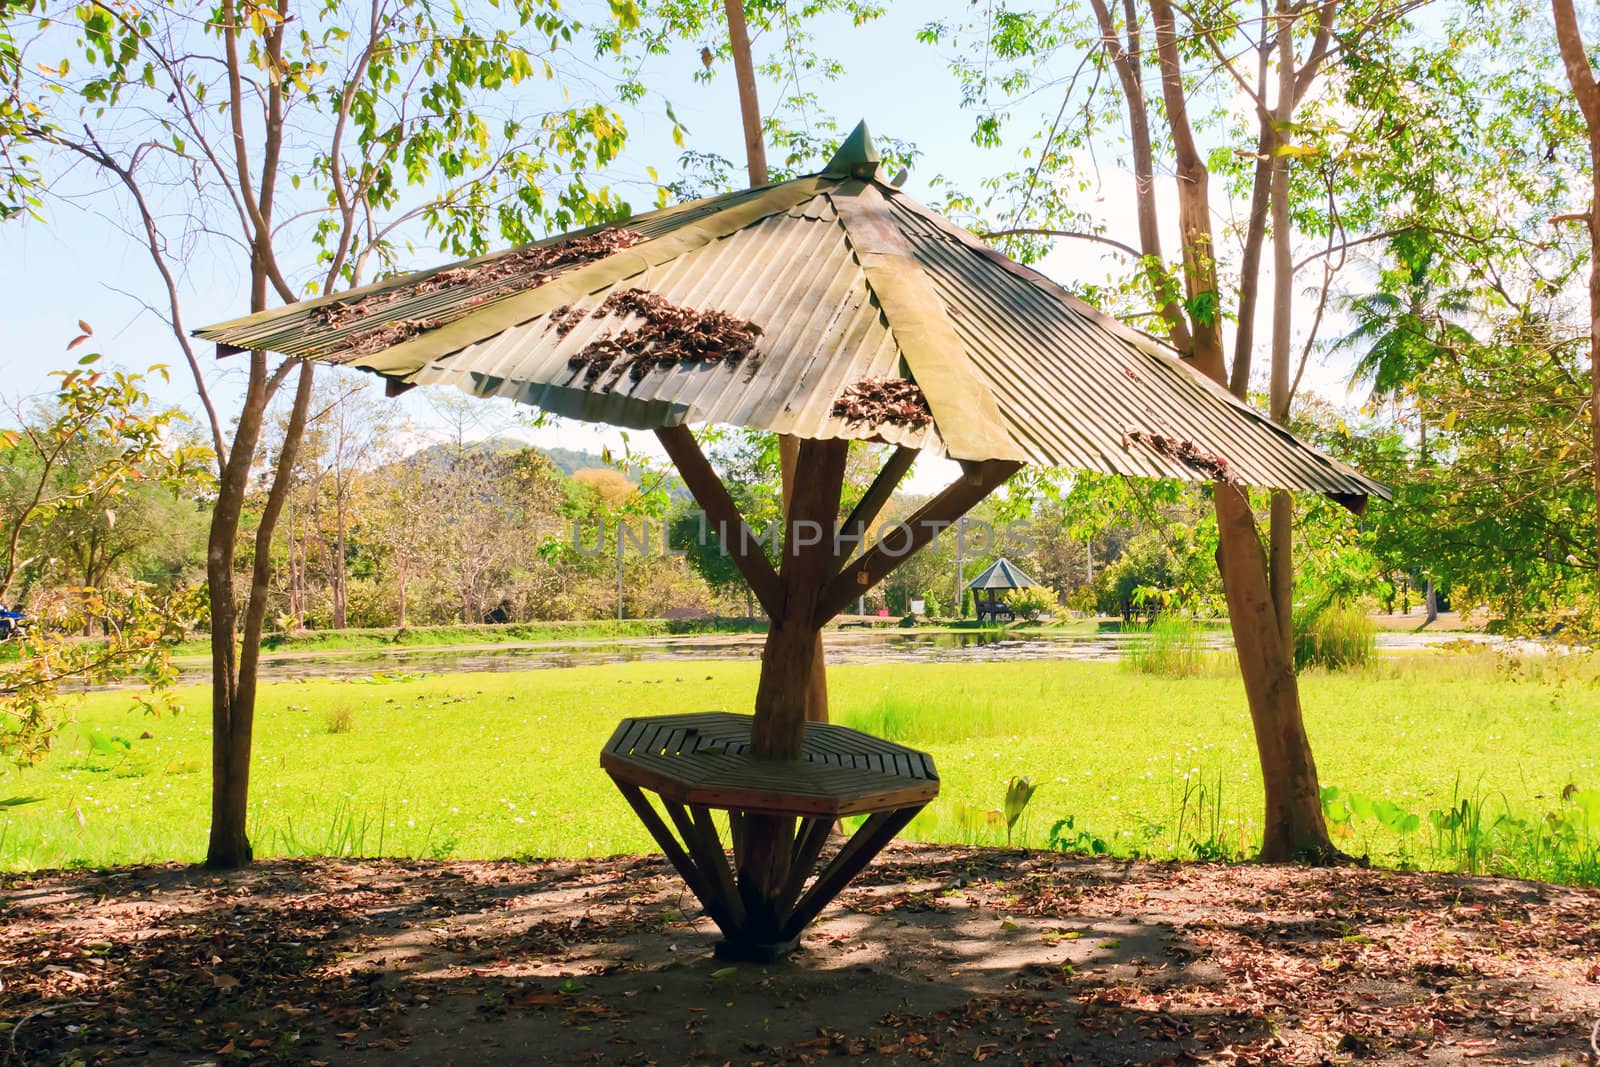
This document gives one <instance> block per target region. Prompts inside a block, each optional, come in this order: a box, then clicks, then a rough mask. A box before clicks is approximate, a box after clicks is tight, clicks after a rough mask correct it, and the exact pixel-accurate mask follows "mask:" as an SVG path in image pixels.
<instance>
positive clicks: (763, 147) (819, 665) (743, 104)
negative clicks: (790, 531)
mask: <svg viewBox="0 0 1600 1067" xmlns="http://www.w3.org/2000/svg"><path fill="white" fill-rule="evenodd" d="M722 6H723V10H724V11H726V12H727V16H728V49H729V51H730V52H732V53H733V73H734V80H735V81H736V82H737V83H738V87H739V117H740V121H741V122H742V123H743V125H744V152H745V164H746V169H747V170H748V171H749V174H750V186H751V188H755V187H757V186H762V185H766V184H767V183H768V181H770V180H771V179H770V176H769V174H768V172H767V144H766V139H765V138H764V137H763V136H762V132H761V98H760V94H759V92H758V91H757V87H756V69H755V59H754V57H753V56H752V55H751V52H750V30H749V27H747V26H746V25H745V20H744V3H743V0H723V5H722ZM799 455H800V441H799V439H798V438H795V437H791V436H790V435H788V434H780V435H779V437H778V466H779V469H780V475H779V476H780V478H781V479H782V487H783V490H782V491H783V512H784V515H785V516H787V515H788V514H789V497H790V494H791V493H792V492H793V490H794V475H795V464H796V463H797V461H798V457H799ZM774 625H776V620H774ZM811 663H812V668H811V671H812V674H811V678H810V681H809V682H808V683H807V693H808V694H809V695H808V696H807V698H806V718H807V719H808V720H810V721H811V722H827V721H828V663H827V657H826V655H825V654H824V652H823V649H822V632H821V631H820V630H819V631H818V632H817V647H816V649H815V650H814V652H813V653H812V656H811Z"/></svg>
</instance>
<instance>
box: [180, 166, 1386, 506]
mask: <svg viewBox="0 0 1600 1067" xmlns="http://www.w3.org/2000/svg"><path fill="white" fill-rule="evenodd" d="M620 225H621V226H624V227H626V228H627V229H629V230H632V231H634V232H636V233H637V234H638V235H640V237H642V238H643V240H642V241H641V242H640V243H638V244H635V245H634V246H633V247H631V248H628V249H626V250H623V251H619V252H617V253H615V254H613V255H610V256H606V257H604V258H600V259H597V260H595V261H593V262H588V263H580V264H577V265H575V266H571V267H568V268H566V269H563V270H561V271H559V272H555V276H554V277H553V278H550V277H549V275H548V274H547V275H545V276H544V281H543V284H531V283H530V286H529V287H528V288H526V289H522V288H518V287H517V286H514V285H513V286H509V287H508V286H507V285H506V283H505V281H504V280H500V281H497V282H495V283H493V284H492V285H475V284H471V283H470V282H468V283H465V284H461V285H456V286H452V287H449V288H444V289H437V290H434V291H431V292H422V293H417V294H415V295H409V294H408V293H407V290H408V287H409V288H412V289H414V288H415V287H416V286H417V283H418V282H419V281H423V280H425V279H427V278H429V277H431V276H432V275H433V274H435V273H437V271H426V272H418V273H417V274H414V275H406V276H403V277H400V278H395V279H389V280H387V281H384V282H381V283H379V284H378V285H375V286H369V287H367V288H366V289H364V290H359V291H356V292H353V293H346V294H341V295H340V296H339V297H337V298H324V299H323V300H320V301H314V302H307V303H306V304H301V305H293V306H291V307H288V308H281V309H277V310H275V311H272V312H265V313H262V314H260V315H255V316H251V317H249V318H246V319H240V320H236V321H234V322H230V323H223V324H221V325H219V326H213V327H207V328H206V329H203V330H200V331H197V333H198V335H199V336H201V337H204V338H208V339H211V340H214V341H216V342H218V344H219V345H224V346H228V347H231V348H236V349H246V348H266V349H269V350H272V351H278V352H284V353H287V354H289V355H294V356H300V357H304V358H309V359H317V360H325V361H329V362H339V363H345V364H348V365H351V366H357V367H364V368H366V369H369V370H374V371H376V372H378V373H381V374H383V375H384V376H386V377H389V378H391V379H395V380H399V381H402V382H406V383H411V384H426V383H439V382H444V383H452V384H455V385H458V386H460V387H462V388H465V389H468V390H470V391H472V392H475V393H478V394H480V395H502V396H510V397H513V398H514V399H516V400H518V401H521V402H523V403H529V404H536V405H539V406H541V407H544V408H546V409H548V410H551V411H554V412H556V413H558V414H561V415H566V416H570V417H574V418H579V419H586V420H590V421H597V422H607V423H612V424H616V425H621V426H628V427H634V428H654V427H662V426H673V425H682V424H686V423H689V424H693V423H721V424H728V425H735V426H745V427H750V428H754V429H761V430H771V431H777V432H780V433H787V434H794V435H797V436H801V437H811V438H834V437H846V438H855V439H868V440H879V441H887V442H890V443H894V444H901V445H908V446H910V447H913V448H919V449H923V450H924V451H927V452H930V453H933V454H941V453H942V454H949V455H951V456H953V458H957V459H963V460H985V459H1021V460H1026V461H1029V462H1033V463H1037V464H1043V465H1049V466H1065V467H1072V468H1078V469H1084V470H1094V471H1103V472H1106V473H1112V474H1122V475H1131V476H1143V477H1152V478H1177V479H1181V480H1187V481H1205V480H1210V479H1211V478H1213V477H1215V476H1217V475H1218V474H1223V475H1225V476H1227V477H1229V478H1231V479H1233V480H1237V481H1240V482H1244V483H1247V484H1251V485H1257V486H1263V487H1270V488H1283V489H1295V490H1315V491H1318V492H1324V493H1328V494H1330V495H1332V496H1334V497H1335V498H1338V499H1341V500H1344V501H1346V502H1358V501H1359V500H1361V499H1363V498H1365V497H1366V496H1368V495H1379V496H1385V497H1386V496H1388V492H1387V490H1385V489H1384V488H1383V487H1382V486H1380V485H1378V484H1377V483H1376V482H1373V481H1372V480H1370V479H1368V478H1365V477H1364V476H1362V475H1361V474H1359V473H1357V472H1356V471H1354V470H1352V469H1350V468H1349V467H1347V466H1345V465H1343V464H1341V463H1339V462H1337V461H1336V460H1333V459H1331V458H1329V457H1326V456H1323V455H1322V454H1320V453H1318V452H1317V451H1315V450H1314V449H1312V448H1310V447H1309V446H1308V445H1306V444H1305V443H1303V442H1301V441H1300V440H1298V439H1297V438H1295V437H1294V436H1293V435H1292V434H1290V433H1288V432H1287V431H1286V430H1284V429H1283V428H1281V427H1279V426H1276V425H1274V424H1273V423H1272V422H1271V421H1270V420H1269V419H1268V418H1267V417H1266V416H1265V415H1264V414H1263V413H1262V412H1260V411H1258V410H1256V409H1254V408H1252V407H1250V406H1248V405H1246V404H1243V403H1241V402H1240V401H1238V400H1237V399H1236V398H1234V397H1233V396H1232V395H1231V394H1229V393H1228V392H1227V390H1225V389H1223V388H1221V387H1220V386H1218V385H1217V384H1215V383H1213V382H1211V381H1210V380H1209V379H1207V378H1205V377H1204V376H1203V375H1201V374H1199V373H1197V372H1196V371H1194V370H1193V369H1192V368H1190V367H1188V366H1186V365H1185V364H1184V363H1183V362H1182V361H1180V360H1179V359H1178V358H1176V356H1174V355H1173V354H1172V353H1170V352H1169V351H1168V350H1166V349H1164V348H1163V347H1162V346H1160V345H1159V344H1157V343H1156V342H1154V341H1153V340H1152V339H1150V338H1148V337H1146V336H1145V335H1143V334H1140V333H1138V332H1136V331H1134V330H1131V329H1129V328H1128V327H1126V326H1124V325H1122V324H1121V323H1118V322H1116V321H1115V320H1114V319H1111V318H1109V317H1107V316H1105V315H1103V314H1101V313H1099V312H1097V311H1095V310H1094V309H1092V308H1090V307H1089V306H1088V305H1086V304H1084V303H1083V302H1082V301H1079V300H1077V299H1076V298H1075V297H1073V296H1072V295H1071V294H1069V293H1068V292H1066V291H1065V290H1064V289H1062V288H1061V287H1060V286H1058V285H1056V284H1055V283H1053V282H1051V281H1049V279H1047V278H1045V277H1044V276H1043V275H1040V274H1038V273H1036V272H1034V271H1032V270H1030V269H1029V268H1027V267H1024V266H1022V265H1020V264H1017V263H1015V262H1013V261H1011V260H1009V259H1006V258H1005V257H1004V256H1002V255H1000V254H999V253H997V252H995V251H994V250H992V249H990V248H988V247H987V246H984V245H983V244H982V243H981V242H979V241H978V240H977V239H976V238H975V237H973V236H972V235H971V234H969V233H967V232H966V231H964V230H961V229H959V228H958V227H956V226H954V225H953V224H951V223H950V222H948V221H946V220H944V219H942V218H940V217H939V216H938V215H936V214H934V213H933V212H931V211H930V210H929V209H928V208H926V207H924V206H923V205H921V204H918V203H917V202H916V201H914V200H912V199H911V198H910V197H908V196H906V195H905V194H903V193H901V192H899V191H898V190H895V189H893V188H890V187H889V186H886V185H883V184H881V183H879V182H877V181H875V180H867V181H862V180H858V179H856V178H853V177H850V176H848V175H844V176H839V175H833V174H822V175H815V176H811V177H807V178H801V179H796V180H795V181H792V182H786V183H782V184H779V185H774V186H768V187H766V188H764V189H756V190H745V191H741V192H739V193H732V194H729V195H727V196H724V197H717V198H713V199H711V200H705V201H697V202H694V203H691V204H686V205H681V206H679V207H676V208H670V209H667V210H665V211H660V212H653V213H650V214H647V215H641V216H636V217H635V218H633V219H630V220H627V221H626V222H624V223H622V224H620ZM585 232H586V233H592V232H594V231H585ZM571 236H573V235H567V236H566V237H563V238H554V239H552V240H551V241H549V242H545V243H544V244H546V245H549V246H556V245H559V243H560V242H561V241H563V240H566V239H568V238H569V237H571ZM500 255H505V253H501V254H500ZM492 260H493V257H484V258H483V259H480V260H476V261H470V262H471V263H480V262H491V261H492ZM538 280H539V279H532V281H538ZM627 289H642V290H646V291H649V292H651V293H654V294H656V295H658V296H660V297H661V298H664V299H665V300H667V301H670V302H671V303H672V304H674V305H678V306H680V307H683V308H690V309H695V310H697V311H701V312H705V311H713V310H714V311H720V312H724V313H726V314H728V315H731V316H734V317H735V318H738V319H744V320H749V321H750V322H753V323H755V324H757V325H759V326H760V328H761V331H762V333H761V336H760V337H759V339H758V340H757V341H756V344H755V347H754V349H753V351H752V353H751V355H750V356H749V357H748V358H746V359H744V360H743V361H741V362H739V363H737V364H730V363H728V362H721V363H714V364H703V363H702V364H695V363H688V362H680V363H678V364H676V365H674V366H668V367H656V368H654V369H651V370H649V371H648V372H646V373H644V374H643V375H642V376H641V377H639V378H638V379H637V380H634V379H632V378H631V376H629V375H626V374H607V375H601V376H600V378H599V379H598V380H597V381H593V382H590V383H588V384H586V382H585V373H584V368H583V367H581V366H577V367H575V366H574V365H573V364H572V362H571V361H572V358H573V357H574V356H575V355H577V354H578V353H579V352H581V351H583V350H584V348H585V346H587V345H589V343H590V342H591V341H594V340H595V339H596V338H598V337H601V336H603V335H607V334H617V333H620V332H621V331H623V330H626V329H628V328H630V327H632V326H634V325H636V324H637V323H638V322H639V321H641V320H640V319H638V318H637V317H635V316H626V317H624V316H619V315H616V314H612V315H610V316H608V317H604V318H594V317H592V315H591V314H583V315H582V317H581V318H578V317H577V314H576V313H575V311H574V309H576V310H577V311H582V312H590V313H592V312H593V311H594V310H595V309H597V308H599V307H600V306H601V305H602V304H603V303H604V302H605V300H606V298H607V297H608V296H610V295H612V294H614V293H617V292H619V291H622V290H627ZM375 293H377V294H384V297H383V299H382V300H381V301H374V302H373V305H372V306H373V310H372V312H371V313H370V314H366V315H362V316H360V317H359V320H358V323H357V324H356V325H344V324H340V325H339V326H338V327H333V326H330V325H328V323H327V321H326V313H325V312H318V311H317V308H318V307H319V306H326V305H327V304H330V303H342V304H347V305H348V304H359V302H360V301H361V300H362V299H363V298H365V297H367V296H369V295H371V294H375ZM397 294H398V295H397ZM557 312H560V313H561V314H560V315H557V314H555V313H557ZM408 322H409V323H413V324H414V323H417V322H426V323H427V324H428V326H429V328H427V329H423V330H420V331H415V332H416V336H415V337H412V338H410V339H408V340H404V341H403V342H401V343H396V344H394V345H392V346H390V347H387V348H385V349H383V350H380V351H375V352H369V353H359V352H352V351H351V350H350V349H349V345H350V343H351V342H350V339H351V337H352V336H354V335H355V334H356V333H358V332H360V331H364V330H369V329H372V328H373V327H374V326H377V325H382V324H385V323H408ZM567 330H570V332H564V331H567ZM882 377H904V378H909V379H911V380H913V381H916V382H917V383H918V384H919V386H921V387H922V391H923V392H924V394H926V397H927V400H928V405H929V409H930V410H931V412H932V416H933V419H932V424H931V425H930V426H924V427H921V428H916V427H911V426H902V425H896V424H893V423H883V424H878V425H869V424H866V423H862V422H855V423H852V422H847V421H845V420H844V419H841V418H839V417H836V416H835V415H834V414H833V408H834V403H835V401H836V400H837V399H838V397H839V396H840V394H841V393H842V392H843V391H844V390H845V389H846V388H847V387H849V386H850V385H852V384H853V383H855V382H858V381H861V380H862V379H869V378H882Z"/></svg>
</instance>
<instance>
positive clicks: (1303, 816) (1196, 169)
mask: <svg viewBox="0 0 1600 1067" xmlns="http://www.w3.org/2000/svg"><path fill="white" fill-rule="evenodd" d="M1093 3H1094V6H1095V10H1096V14H1097V17H1099V19H1100V21H1101V23H1102V26H1103V27H1109V26H1110V20H1109V12H1108V11H1107V9H1106V7H1105V0H1093ZM1129 7H1130V10H1131V8H1132V4H1131V0H1130V3H1129ZM1150 9H1151V13H1152V16H1153V20H1154V23H1155V31H1156V33H1155V36H1156V52H1157V59H1158V61H1159V65H1160V85H1161V93H1162V100H1163V103H1164V104H1165V105H1166V106H1165V112H1166V118H1167V123H1168V128H1169V130H1170V132H1171V134H1172V141H1173V149H1174V156H1175V163H1176V168H1175V170H1176V178H1177V192H1178V217H1179V232H1180V234H1181V238H1182V242H1183V269H1184V288H1185V292H1186V294H1187V296H1188V297H1189V298H1190V300H1191V301H1194V300H1195V299H1196V298H1197V297H1207V296H1209V297H1211V298H1212V299H1213V302H1214V300H1215V298H1216V295H1217V286H1218V281H1217V273H1216V260H1215V249H1214V244H1213V239H1212V232H1211V219H1210V201H1209V199H1208V196H1207V191H1206V190H1207V181H1208V178H1209V171H1208V169H1207V167H1206V164H1205V160H1204V157H1203V156H1202V155H1201V154H1200V150H1199V148H1198V146H1197V144H1196V142H1195V139H1194V132H1193V129H1192V127H1191V125H1190V122H1189V116H1188V100H1187V88H1186V86H1185V84H1184V77H1183V69H1182V60H1181V58H1180V44H1179V36H1178V32H1177V28H1176V21H1175V18H1174V15H1173V8H1172V4H1171V0H1151V2H1150ZM1130 32H1131V31H1130ZM1119 51H1122V53H1123V54H1122V55H1121V56H1118V55H1116V54H1114V55H1113V60H1114V61H1116V62H1117V65H1118V67H1119V70H1120V69H1121V68H1122V67H1124V66H1127V67H1128V68H1129V73H1130V75H1131V76H1129V77H1125V78H1124V81H1125V82H1127V81H1132V80H1136V74H1137V71H1136V69H1135V68H1133V66H1132V63H1131V62H1130V61H1129V60H1128V59H1127V56H1126V52H1137V49H1131V48H1130V49H1127V50H1125V51H1123V50H1120V49H1119ZM1140 99H1141V100H1142V97H1141V98H1140ZM1132 104H1133V98H1132V97H1131V96H1130V108H1129V119H1130V127H1131V128H1132V129H1134V130H1135V131H1138V130H1143V131H1144V133H1143V136H1145V137H1146V138H1148V136H1149V133H1148V126H1149V115H1148V113H1147V112H1146V111H1145V109H1144V107H1143V106H1142V105H1141V106H1139V107H1133V106H1132ZM1135 180H1136V183H1137V187H1138V190H1139V198H1138V208H1139V211H1140V213H1141V216H1146V215H1147V216H1148V217H1150V218H1152V219H1153V218H1155V217H1156V203H1155V195H1154V187H1153V182H1154V173H1153V172H1152V173H1148V174H1137V175H1135ZM1143 228H1144V227H1143V226H1141V229H1143ZM1144 251H1146V252H1147V253H1148V252H1150V251H1151V249H1149V248H1147V249H1145V250H1144ZM1258 284H1259V278H1242V279H1241V285H1242V286H1244V287H1250V286H1253V285H1258ZM1220 320H1221V316H1220V315H1216V314H1210V315H1207V316H1206V317H1205V318H1204V319H1203V320H1202V319H1200V318H1198V317H1191V318H1190V319H1189V321H1188V329H1187V330H1184V331H1178V330H1173V331H1171V340H1172V343H1173V345H1174V347H1176V348H1178V350H1179V351H1180V352H1182V353H1184V354H1186V355H1187V356H1188V357H1189V358H1190V359H1191V360H1192V361H1193V363H1194V365H1195V368H1196V369H1197V370H1199V371H1200V372H1201V373H1203V374H1206V375H1208V376H1210V377H1211V378H1212V380H1214V381H1216V382H1218V383H1219V384H1222V385H1224V386H1226V385H1227V383H1228V376H1227V367H1226V362H1225V359H1224V356H1223V347H1222V331H1221V321H1220ZM1185 342H1187V345H1186V344H1185ZM1212 496H1213V501H1214V504H1215V507H1216V514H1217V527H1218V547H1217V563H1218V567H1219V569H1220V570H1221V572H1222V581H1223V590H1224V592H1225V594H1226V597H1227V602H1228V618H1229V625H1230V627H1231V628H1232V630H1233V635H1234V644H1235V647H1236V649H1237V651H1238V657H1239V671H1240V675H1241V676H1242V678H1243V681H1244V686H1245V695H1246V698H1247V699H1248V702H1249V705H1250V718H1251V723H1252V725H1253V727H1254V730H1255V735H1256V748H1257V751H1258V755H1259V758H1260V761H1261V774H1262V780H1263V785H1264V790H1265V794H1266V808H1265V812H1264V828H1263V841H1262V850H1261V857H1262V859H1264V860H1267V861H1269V862H1272V861H1284V860H1290V859H1296V858H1303V859H1314V860H1318V861H1328V860H1331V859H1333V858H1335V857H1336V856H1337V855H1338V853H1337V850H1335V849H1334V847H1333V844H1332V841H1331V840H1330V838H1329V837H1328V828H1327V823H1326V821H1325V820H1324V818H1323V814H1322V806H1321V794H1320V789H1319V787H1318V782H1317V774H1316V764H1315V762H1314V760H1313V759H1312V756H1311V746H1310V741H1309V738H1308V737H1307V736H1306V732H1305V724H1304V720H1303V716H1302V713H1301V709H1300V692H1299V686H1298V682H1297V680H1296V678H1295V674H1294V661H1293V658H1292V657H1291V656H1290V655H1289V654H1288V650H1287V649H1286V648H1285V647H1284V642H1283V631H1282V628H1281V625H1280V623H1279V620H1278V612H1277V609H1276V607H1275V603H1274V599H1273V591H1272V587H1271V581H1270V578H1269V575H1268V566H1267V556H1266V552H1265V551H1264V550H1263V547H1262V542H1261V535H1260V531H1259V529H1258V528H1257V526H1256V522H1255V516H1254V514H1253V513H1252V512H1251V509H1250V502H1249V498H1248V497H1247V496H1246V495H1245V493H1244V492H1243V490H1241V489H1240V488H1239V487H1237V486H1234V485H1231V484H1227V483H1218V484H1216V485H1215V486H1214V488H1213V494H1212Z"/></svg>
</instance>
